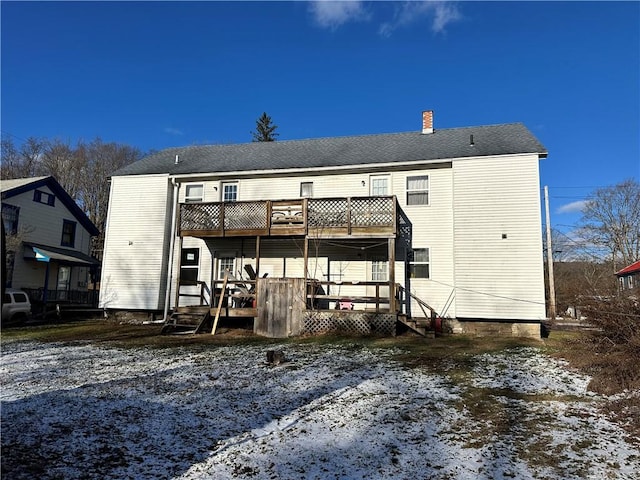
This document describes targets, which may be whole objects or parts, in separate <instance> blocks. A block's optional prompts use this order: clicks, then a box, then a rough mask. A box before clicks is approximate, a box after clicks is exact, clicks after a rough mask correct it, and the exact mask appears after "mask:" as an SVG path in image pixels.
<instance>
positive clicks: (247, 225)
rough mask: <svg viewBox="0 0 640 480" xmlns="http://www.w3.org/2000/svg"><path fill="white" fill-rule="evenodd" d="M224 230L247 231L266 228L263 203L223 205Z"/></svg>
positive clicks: (265, 212) (265, 211) (265, 208)
mask: <svg viewBox="0 0 640 480" xmlns="http://www.w3.org/2000/svg"><path fill="white" fill-rule="evenodd" d="M224 228H225V229H229V230H245V229H247V230H249V229H257V228H267V206H266V204H265V203H256V202H249V203H239V202H232V203H225V204H224Z"/></svg>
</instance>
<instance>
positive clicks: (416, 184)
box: [407, 175, 429, 205]
mask: <svg viewBox="0 0 640 480" xmlns="http://www.w3.org/2000/svg"><path fill="white" fill-rule="evenodd" d="M407 205H429V176H428V175H420V176H417V177H407Z"/></svg>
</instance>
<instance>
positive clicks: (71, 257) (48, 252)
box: [24, 242, 100, 266]
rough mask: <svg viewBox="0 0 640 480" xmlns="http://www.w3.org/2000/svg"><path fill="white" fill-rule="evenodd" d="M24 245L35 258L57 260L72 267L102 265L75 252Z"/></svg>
mask: <svg viewBox="0 0 640 480" xmlns="http://www.w3.org/2000/svg"><path fill="white" fill-rule="evenodd" d="M24 245H25V246H26V247H28V248H30V249H31V250H32V252H33V258H38V255H40V256H41V257H47V258H49V259H54V260H57V261H58V262H62V263H69V264H72V265H85V266H91V265H100V262H99V261H98V260H96V259H95V258H93V257H91V256H89V255H87V254H85V253H82V252H78V251H75V250H69V249H66V248H58V247H52V246H49V245H41V244H39V243H31V242H24Z"/></svg>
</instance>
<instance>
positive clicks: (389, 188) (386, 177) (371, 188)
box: [369, 174, 392, 197]
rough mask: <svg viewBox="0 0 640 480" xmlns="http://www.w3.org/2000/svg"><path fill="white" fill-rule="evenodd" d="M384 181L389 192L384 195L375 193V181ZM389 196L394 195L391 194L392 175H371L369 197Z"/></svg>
mask: <svg viewBox="0 0 640 480" xmlns="http://www.w3.org/2000/svg"><path fill="white" fill-rule="evenodd" d="M382 179H384V180H386V181H387V191H386V193H382V194H378V193H373V183H374V180H382ZM387 195H392V193H391V175H389V174H384V175H370V176H369V196H371V197H385V196H387Z"/></svg>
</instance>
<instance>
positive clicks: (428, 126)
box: [422, 110, 433, 133]
mask: <svg viewBox="0 0 640 480" xmlns="http://www.w3.org/2000/svg"><path fill="white" fill-rule="evenodd" d="M422 133H433V110H426V111H424V112H422Z"/></svg>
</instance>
